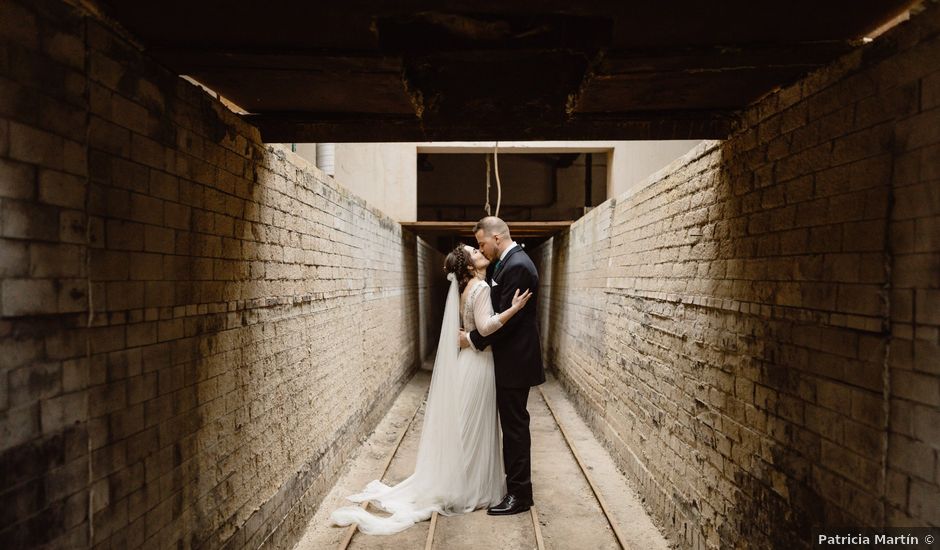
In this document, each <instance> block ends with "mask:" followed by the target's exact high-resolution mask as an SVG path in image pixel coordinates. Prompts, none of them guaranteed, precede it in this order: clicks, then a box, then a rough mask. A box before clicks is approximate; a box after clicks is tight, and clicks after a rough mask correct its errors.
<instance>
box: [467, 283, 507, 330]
mask: <svg viewBox="0 0 940 550" xmlns="http://www.w3.org/2000/svg"><path fill="white" fill-rule="evenodd" d="M473 322H474V324H475V325H476V326H477V332H479V333H480V334H481V335H483V336H489V335H490V334H493V333H494V332H496V331H497V330H499V329H500V328H502V326H503V324H502V323H500V322H499V315H498V314H495V313H493V303H492V302H491V301H490V286H489V285H488V284H486V283H481V284H480V289H479V290H477V291H476V293H475V294H474V296H473Z"/></svg>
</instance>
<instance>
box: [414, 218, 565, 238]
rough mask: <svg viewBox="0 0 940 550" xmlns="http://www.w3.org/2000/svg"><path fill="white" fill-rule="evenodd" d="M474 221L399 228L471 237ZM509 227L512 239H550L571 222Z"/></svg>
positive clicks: (432, 222)
mask: <svg viewBox="0 0 940 550" xmlns="http://www.w3.org/2000/svg"><path fill="white" fill-rule="evenodd" d="M475 223H476V222H475V221H470V222H441V221H422V222H401V226H402V227H403V228H405V229H407V230H409V231H411V232H413V233H415V234H418V235H428V236H431V235H433V236H437V235H458V236H460V237H467V238H470V237H473V225H474V224H475ZM506 223H507V224H508V225H509V232H510V233H511V234H512V237H513V238H514V239H529V238H543V237H551V236H552V235H556V234H558V233H560V232H562V231H564V230H566V229H568V228H569V227H570V226H571V224H572V223H574V221H573V220H564V221H553V222H506Z"/></svg>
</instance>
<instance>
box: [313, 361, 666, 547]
mask: <svg viewBox="0 0 940 550" xmlns="http://www.w3.org/2000/svg"><path fill="white" fill-rule="evenodd" d="M430 379H431V377H430V373H429V372H427V371H424V370H422V371H419V372H418V374H416V375H415V377H414V378H413V379H412V380H411V381H410V382H409V383H408V385H407V386H406V387H405V389H404V390H403V391H402V393H401V395H399V397H398V399H396V401H395V403H394V404H393V405H392V408H391V409H390V410H389V412H388V414H386V415H385V418H383V419H382V421H381V422H380V423H379V425H378V427H377V428H376V430H375V431H374V432H373V433H372V434H371V435H370V436H369V438H368V440H367V441H365V442H364V444H363V446H362V448H361V449H360V451H359V453H358V454H357V456H356V457H355V458H354V459H353V460H351V461H350V463H349V465H348V466H347V468H346V470H345V472H344V474H343V475H342V476H341V477H340V479H339V480H338V481H337V483H336V485H335V486H334V487H333V489H332V490H331V491H330V492H329V493H328V494H327V496H326V497H325V498H324V500H323V503H322V504H321V505H320V508H319V509H318V510H317V512H316V513H315V514H314V517H313V519H312V520H311V521H310V524H309V525H308V527H307V531H306V532H305V533H304V535H303V537H302V539H301V541H300V542H299V543H298V544H297V546H296V547H295V550H320V549H325V548H336V547H337V546H338V545H339V543H340V542H341V541H342V539H343V537H344V535H345V533H346V529H345V528H339V527H333V526H331V525H330V524H329V515H330V512H331V511H332V510H333V509H335V508H337V507H339V506H343V505H345V504H347V503H348V502H347V501H346V500H345V496H346V495H348V494H352V493H355V492H357V491H359V490H361V488H362V487H364V486H365V485H366V484H367V483H368V482H369V481H371V480H373V479H376V478H377V477H378V476H379V474H380V473H381V469H382V467H383V466H384V464H385V461H386V460H387V457H388V455H389V453H391V452H392V449H393V447H394V445H395V442H396V440H397V438H398V435H399V434H400V433H401V430H402V429H403V428H404V427H405V426H406V425H407V423H408V420H409V419H410V418H411V415H412V414H414V412H415V409H416V408H417V407H418V406H419V404H421V403H422V401H423V399H424V397H425V394H426V392H427V388H428V384H429V382H430ZM541 389H542V391H543V392H544V393H545V395H546V397H547V398H548V399H549V400H550V401H551V403H552V406H553V407H554V409H555V412H556V414H557V415H558V419H559V422H561V424H562V425H564V427H565V430H566V432H567V433H568V435H569V437H571V438H572V440H573V442H574V445H575V446H576V447H577V449H578V452H579V453H580V455H581V458H582V460H584V461H585V463H586V464H587V465H588V466H589V468H590V470H589V471H590V474H591V476H592V478H593V479H594V482H595V484H597V486H598V489H599V491H600V493H601V495H602V497H603V498H604V499H605V501H606V503H607V505H608V508H609V511H610V512H611V515H612V518H613V521H615V522H617V524H618V526H619V528H620V531H621V533H622V534H623V535H624V536H625V537H626V539H627V540H626V543H627V546H628V547H629V548H632V549H643V550H646V549H649V550H656V549H666V548H669V543H668V541H667V540H666V539H665V538H663V536H662V534H661V533H660V532H659V530H657V529H656V527H655V526H654V525H653V523H652V521H651V519H650V517H649V516H648V515H647V513H646V511H645V510H644V509H643V506H642V504H641V503H640V500H639V498H638V497H637V496H636V493H635V491H634V490H633V488H632V487H631V486H630V485H629V483H628V482H627V480H626V479H625V478H624V476H623V475H622V474H621V473H620V472H619V471H618V470H617V468H616V466H615V465H614V463H613V461H612V460H611V458H610V456H609V455H608V454H607V452H606V451H605V450H604V449H603V447H602V446H601V445H600V443H599V442H598V441H597V440H596V438H595V437H594V435H593V434H592V433H591V431H590V430H589V429H588V428H587V426H586V425H585V424H584V422H582V421H581V419H580V417H578V415H577V413H576V412H575V410H574V408H573V406H572V405H571V403H570V402H569V401H568V400H567V398H566V396H565V394H564V392H563V391H562V390H561V388H560V387H559V386H558V384H557V383H556V382H555V381H554V379H552V378H551V377H550V378H549V380H548V382H546V383H545V384H543V385H542V386H541ZM529 414H530V416H531V418H532V420H531V432H532V480H533V488H534V492H535V503H536V510H537V514H538V517H539V523H540V526H541V532H542V537H543V539H544V542H545V547H546V548H558V549H568V548H592V549H594V548H597V549H616V548H619V547H620V546H619V545H618V544H617V540H616V538H615V537H614V534H613V531H612V530H611V528H610V526H609V524H608V523H607V520H606V518H605V517H604V514H603V512H602V511H601V507H600V505H599V504H598V502H597V499H596V498H595V497H594V494H593V492H592V491H591V488H590V486H589V485H588V482H587V480H586V479H585V477H584V475H583V474H582V473H581V470H580V468H579V467H578V464H577V461H576V460H575V458H574V456H573V455H572V453H571V451H570V450H569V449H568V446H567V445H566V444H565V441H564V438H563V437H562V434H561V431H560V430H559V429H558V426H557V424H556V423H555V419H554V418H553V417H552V415H551V413H550V411H549V409H548V407H547V406H546V404H545V401H544V400H543V398H542V394H541V393H540V392H539V390H538V389H537V388H533V390H532V392H531V393H530V394H529ZM422 419H423V406H422V409H421V410H420V411H419V412H418V414H417V416H416V417H415V420H414V423H413V424H412V425H411V428H410V429H409V430H408V433H407V434H406V435H405V438H404V440H402V443H401V446H400V447H399V449H398V452H397V453H396V455H395V458H394V459H393V460H392V463H391V466H390V467H389V470H388V473H387V474H386V476H385V481H386V483H389V484H394V483H397V482H399V481H401V480H402V479H404V478H406V477H407V476H408V475H409V474H410V473H411V471H412V469H413V468H414V459H415V454H416V452H417V447H418V439H419V436H420V432H421V425H422ZM429 529H430V522H423V523H420V524H418V525H415V526H414V527H412V528H410V529H407V530H406V531H404V532H402V533H398V534H395V535H391V536H368V535H363V534H361V533H358V532H357V533H356V535H355V536H354V537H353V540H352V543H351V544H350V545H349V548H351V549H357V550H359V549H378V548H388V549H399V548H409V549H410V548H416V549H420V548H424V547H425V542H426V540H427V536H428V531H429ZM433 547H434V548H436V549H444V548H446V549H448V550H451V549H458V550H459V549H464V548H466V549H471V548H473V549H477V550H478V549H488V548H500V549H507V550H509V549H534V548H536V541H535V528H534V526H533V524H532V516H531V515H529V514H517V515H515V516H508V517H491V516H487V515H486V511H485V510H478V511H476V512H473V513H471V514H465V515H462V516H451V517H443V516H441V517H438V520H437V526H436V528H435V533H434V545H433Z"/></svg>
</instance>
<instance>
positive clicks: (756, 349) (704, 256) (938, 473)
mask: <svg viewBox="0 0 940 550" xmlns="http://www.w3.org/2000/svg"><path fill="white" fill-rule="evenodd" d="M938 8H940V6H937V5H936V4H933V5H932V6H931V7H929V8H928V9H927V10H925V11H924V12H923V13H921V14H919V15H917V16H916V17H914V18H913V19H912V21H910V22H908V23H905V24H902V25H900V26H899V27H897V28H895V29H893V30H892V31H890V32H889V33H888V34H886V35H884V36H882V37H880V38H878V39H877V40H876V41H874V42H872V43H870V44H868V45H866V46H865V47H863V48H860V49H858V50H856V51H855V52H854V53H852V54H850V55H848V56H847V57H845V58H843V59H841V60H839V61H838V62H836V63H835V64H833V65H832V66H830V67H827V68H826V69H824V70H821V71H818V72H816V73H813V74H811V75H809V76H808V77H806V78H805V79H803V80H802V81H800V82H798V83H796V84H794V85H792V86H789V87H787V88H785V89H782V90H781V91H779V92H778V93H775V94H773V95H771V96H768V97H766V98H765V99H763V100H762V101H760V102H759V103H757V104H755V105H754V106H753V107H752V108H750V109H749V110H747V111H746V112H745V113H743V114H742V119H741V129H740V130H739V131H738V132H736V133H735V134H734V135H733V136H732V137H731V138H730V139H728V140H727V141H724V142H711V143H705V144H702V145H701V146H699V147H698V148H697V149H696V150H694V151H693V152H691V153H690V154H689V155H687V156H686V157H684V159H682V160H681V161H679V162H677V163H674V164H673V165H672V166H670V167H668V168H667V169H664V170H663V171H661V172H660V173H659V174H658V175H655V176H653V177H651V178H650V180H649V182H648V185H647V186H646V187H645V188H643V189H641V190H639V191H636V192H634V193H632V194H626V195H622V196H619V197H617V198H615V199H612V200H609V201H607V202H606V203H604V204H602V205H601V206H598V207H597V208H595V209H594V210H593V211H592V212H590V214H589V215H587V216H585V217H584V218H582V219H581V220H579V221H578V222H577V223H575V224H574V225H573V226H572V227H571V229H570V230H569V231H568V232H566V233H564V234H562V235H560V236H557V237H556V238H554V239H553V240H552V241H549V242H548V243H546V244H545V245H543V246H542V247H541V248H540V249H539V250H537V251H536V257H537V258H538V260H539V265H540V271H541V274H542V282H543V285H542V288H541V292H542V296H543V299H542V300H541V302H540V304H541V306H540V307H542V319H541V322H542V333H543V335H544V336H543V338H544V340H545V342H544V347H543V349H544V350H545V355H546V358H547V361H548V363H549V364H551V365H552V366H553V368H554V370H555V372H556V374H557V376H558V377H559V379H560V380H561V381H562V382H563V384H564V386H565V387H566V388H567V389H568V390H569V392H570V393H571V395H572V396H573V397H574V399H575V400H576V402H577V403H578V406H579V409H580V412H581V413H582V414H583V415H584V416H585V418H586V419H587V420H588V421H589V423H590V424H591V425H592V426H593V429H594V430H595V431H596V432H597V433H598V434H599V435H600V436H601V437H602V438H603V440H604V441H605V442H606V444H607V445H608V447H609V449H610V450H611V452H612V453H613V455H614V456H615V457H616V459H617V460H618V461H619V464H620V466H621V467H622V468H623V469H624V471H626V472H627V473H628V474H629V475H630V476H631V477H632V478H633V479H634V480H635V481H636V483H637V486H638V488H639V490H640V492H641V493H642V496H643V497H644V498H645V500H646V503H647V505H648V506H649V507H650V509H651V511H652V512H653V513H654V514H655V516H656V518H657V519H658V522H659V524H660V525H661V526H662V527H663V528H664V529H665V531H666V532H667V533H668V534H669V535H670V537H671V538H673V540H675V541H677V542H678V543H679V545H680V546H681V547H685V548H696V549H698V548H731V547H754V548H768V547H776V548H802V547H809V546H811V544H812V541H811V537H810V531H811V529H812V528H813V527H818V526H820V525H829V526H850V527H851V526H873V527H879V526H926V525H931V526H938V525H940V490H938V481H940V463H938V450H940V349H938V334H940V9H938Z"/></svg>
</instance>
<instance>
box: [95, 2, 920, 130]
mask: <svg viewBox="0 0 940 550" xmlns="http://www.w3.org/2000/svg"><path fill="white" fill-rule="evenodd" d="M99 4H100V9H101V11H102V12H103V13H104V14H105V15H107V16H109V17H111V18H113V19H115V20H116V21H118V22H119V23H120V24H121V25H122V26H124V27H125V28H126V29H127V30H128V31H129V32H130V33H131V34H133V35H134V36H136V37H137V38H138V39H139V40H140V41H141V43H142V44H143V45H144V47H145V48H146V50H147V51H148V52H149V53H150V54H151V55H152V56H154V57H155V58H157V59H158V60H160V61H161V62H163V63H164V64H165V65H167V66H168V67H170V68H171V69H172V70H174V71H176V72H177V73H178V74H181V75H190V76H192V77H193V78H195V79H196V80H198V81H200V82H202V83H204V84H206V85H207V86H208V87H210V88H212V89H213V90H216V91H218V92H219V93H220V94H222V95H223V96H225V97H226V98H228V99H230V100H231V101H233V102H234V103H236V104H238V105H239V106H241V107H242V108H244V109H245V110H246V111H248V113H249V114H247V115H244V116H245V117H246V118H248V119H249V120H251V121H252V123H253V124H256V125H257V126H259V128H260V129H261V133H262V138H263V139H264V140H265V141H268V142H321V141H332V142H345V141H352V142H366V141H380V142H393V141H455V140H495V139H499V140H561V139H564V140H576V139H577V140H582V139H698V138H724V137H726V136H727V135H728V134H729V133H730V131H731V130H732V127H733V124H734V120H735V112H737V111H739V110H740V109H742V108H744V107H745V106H747V105H748V104H749V103H751V102H753V101H754V100H756V99H758V98H760V97H761V96H762V95H764V94H766V93H768V92H770V91H772V90H773V89H775V88H776V87H778V86H782V85H786V84H788V83H791V82H793V81H795V80H796V79H798V78H799V77H800V76H802V75H804V74H806V73H808V72H810V71H812V70H813V69H816V68H818V67H820V66H822V65H825V64H827V63H829V62H831V61H832V60H834V59H835V58H837V57H838V56H840V55H842V54H844V53H846V52H847V51H849V50H850V49H851V48H853V47H856V46H857V45H858V44H859V42H860V40H861V39H862V38H863V37H865V36H866V35H868V33H871V32H873V31H874V30H875V29H877V28H878V27H879V26H881V25H883V24H884V23H885V22H887V21H889V20H891V19H892V18H894V17H896V16H897V15H898V14H900V13H903V12H904V11H905V10H907V9H908V8H910V6H911V5H912V2H911V1H910V0H831V1H827V2H819V1H816V0H813V1H810V0H790V1H786V2H783V1H778V2H754V1H752V0H729V1H723V2H702V1H701V0H694V1H693V0H680V1H674V2H623V1H582V2H559V1H552V0H537V1H536V0H519V1H515V2H503V1H485V0H481V1H470V0H464V1H447V0H445V1H437V2H432V1H427V0H424V1H413V0H412V1H408V0H406V1H398V2H380V1H375V0H372V1H367V0H347V1H343V2H332V3H329V4H326V3H319V2H284V1H280V2H279V1H270V0H266V1H263V2H262V1H260V0H232V1H228V2H225V3H218V2H193V1H192V0H187V1H183V0H161V1H159V2H157V1H154V0H143V1H142V0H100V1H99Z"/></svg>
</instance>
